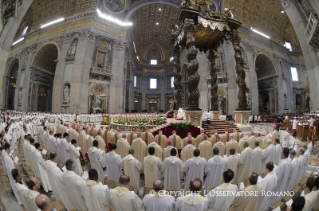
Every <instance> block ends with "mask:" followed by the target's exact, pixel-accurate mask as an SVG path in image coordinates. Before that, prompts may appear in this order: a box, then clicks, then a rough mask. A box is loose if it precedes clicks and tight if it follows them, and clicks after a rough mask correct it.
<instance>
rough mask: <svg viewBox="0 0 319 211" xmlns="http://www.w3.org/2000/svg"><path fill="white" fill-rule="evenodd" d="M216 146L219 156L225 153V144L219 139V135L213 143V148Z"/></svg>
mask: <svg viewBox="0 0 319 211" xmlns="http://www.w3.org/2000/svg"><path fill="white" fill-rule="evenodd" d="M215 147H217V148H218V150H219V155H220V156H222V157H223V156H224V154H225V150H226V146H225V144H224V143H223V142H222V141H221V138H220V136H218V137H217V142H216V143H215V144H214V146H213V148H215Z"/></svg>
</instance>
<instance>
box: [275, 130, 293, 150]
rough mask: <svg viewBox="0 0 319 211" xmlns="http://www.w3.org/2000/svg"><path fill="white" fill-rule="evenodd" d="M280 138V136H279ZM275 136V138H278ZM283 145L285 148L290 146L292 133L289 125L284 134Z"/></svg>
mask: <svg viewBox="0 0 319 211" xmlns="http://www.w3.org/2000/svg"><path fill="white" fill-rule="evenodd" d="M277 138H278V137H277ZM277 138H275V140H276V139H277ZM282 147H283V148H288V149H289V147H290V133H289V128H288V127H287V129H286V133H285V135H284V141H283V142H282Z"/></svg>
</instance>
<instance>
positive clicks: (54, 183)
mask: <svg viewBox="0 0 319 211" xmlns="http://www.w3.org/2000/svg"><path fill="white" fill-rule="evenodd" d="M58 162H59V158H58V155H57V154H56V153H55V152H51V153H50V160H47V161H45V168H46V172H47V175H48V177H49V181H50V185H51V187H52V191H53V194H54V196H55V198H56V199H57V200H58V201H60V202H62V203H63V204H64V206H65V207H66V209H67V210H72V207H74V205H73V203H72V201H71V200H70V198H69V197H71V196H70V195H68V194H67V192H66V187H65V183H64V180H63V170H62V169H61V168H59V167H58Z"/></svg>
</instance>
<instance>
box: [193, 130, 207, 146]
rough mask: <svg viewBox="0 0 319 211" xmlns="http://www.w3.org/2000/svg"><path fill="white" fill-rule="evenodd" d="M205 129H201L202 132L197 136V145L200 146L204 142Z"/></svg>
mask: <svg viewBox="0 0 319 211" xmlns="http://www.w3.org/2000/svg"><path fill="white" fill-rule="evenodd" d="M204 132H205V131H204V129H200V134H199V135H198V136H197V137H196V142H195V145H196V146H199V144H200V143H202V141H203V140H204V135H205V133H204Z"/></svg>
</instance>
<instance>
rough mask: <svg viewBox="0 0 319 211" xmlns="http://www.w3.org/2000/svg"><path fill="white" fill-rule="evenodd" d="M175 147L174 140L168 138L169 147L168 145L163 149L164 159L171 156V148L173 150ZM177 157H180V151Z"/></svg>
mask: <svg viewBox="0 0 319 211" xmlns="http://www.w3.org/2000/svg"><path fill="white" fill-rule="evenodd" d="M173 148H175V147H174V146H172V141H171V140H168V141H167V147H166V148H165V149H163V159H162V160H163V161H164V160H165V159H166V158H168V157H170V156H171V150H172V149H173ZM175 149H176V148H175ZM176 150H177V149H176ZM176 157H178V158H179V155H178V153H177V155H176Z"/></svg>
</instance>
